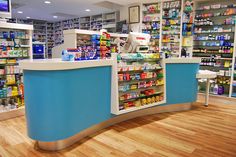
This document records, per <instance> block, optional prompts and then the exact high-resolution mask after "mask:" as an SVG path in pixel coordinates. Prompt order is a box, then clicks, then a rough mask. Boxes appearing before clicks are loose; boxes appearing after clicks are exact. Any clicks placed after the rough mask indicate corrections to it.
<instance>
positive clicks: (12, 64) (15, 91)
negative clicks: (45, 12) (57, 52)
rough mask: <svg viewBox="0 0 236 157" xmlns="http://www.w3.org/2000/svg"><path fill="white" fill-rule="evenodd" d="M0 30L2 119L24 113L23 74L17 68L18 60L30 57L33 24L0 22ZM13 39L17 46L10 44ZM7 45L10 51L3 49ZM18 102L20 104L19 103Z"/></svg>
mask: <svg viewBox="0 0 236 157" xmlns="http://www.w3.org/2000/svg"><path fill="white" fill-rule="evenodd" d="M0 30H1V34H0V36H1V38H0V43H1V48H0V49H1V56H0V61H1V64H0V69H1V75H0V78H1V85H0V86H1V87H0V89H1V94H0V102H1V103H0V104H1V105H0V120H4V119H9V118H13V117H17V116H20V115H24V106H23V105H24V93H23V75H22V71H21V70H20V69H19V66H18V61H19V60H21V59H26V58H30V59H32V36H33V26H32V25H24V24H14V23H1V25H0ZM3 32H4V33H3ZM10 32H11V34H12V35H13V32H14V36H15V37H16V38H15V41H14V40H13V39H12V37H10V36H9V35H10V34H9V33H10ZM4 34H5V35H4ZM6 36H8V37H6ZM13 41H14V45H15V44H19V46H16V45H15V46H12V45H11V44H12V43H13ZM8 45H10V46H11V51H9V50H8V51H5V48H4V47H6V48H7V47H8V48H9V46H8ZM21 45H22V47H21ZM23 45H24V46H23ZM26 45H27V46H26ZM3 48H4V49H3ZM5 52H6V53H5ZM13 52H14V53H13ZM20 102H21V104H19V103H20ZM17 103H18V105H17Z"/></svg>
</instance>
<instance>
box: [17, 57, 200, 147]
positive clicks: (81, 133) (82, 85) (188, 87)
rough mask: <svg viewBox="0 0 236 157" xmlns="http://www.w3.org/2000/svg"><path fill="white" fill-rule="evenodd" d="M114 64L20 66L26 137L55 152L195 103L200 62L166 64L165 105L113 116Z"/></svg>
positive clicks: (39, 62) (33, 63)
mask: <svg viewBox="0 0 236 157" xmlns="http://www.w3.org/2000/svg"><path fill="white" fill-rule="evenodd" d="M115 62H116V60H113V59H110V60H97V61H80V62H63V61H60V60H36V61H22V62H20V66H21V68H22V69H23V70H24V71H23V72H24V85H25V103H26V119H27V128H28V135H29V137H30V138H32V139H34V140H36V141H38V146H39V147H40V148H41V149H45V150H59V149H63V148H65V147H68V146H69V145H71V144H73V143H75V142H76V141H78V140H80V139H81V138H83V137H85V136H88V135H90V134H93V133H95V132H96V131H98V130H100V129H103V128H105V127H108V126H110V125H113V124H115V123H118V122H121V121H124V120H127V119H131V118H135V117H138V116H143V115H148V114H155V113H160V112H171V111H180V110H188V109H190V108H191V103H192V102H195V101H196V98H197V79H196V74H197V72H198V69H199V63H200V60H199V59H168V60H166V61H165V63H166V103H165V104H162V105H160V106H156V107H151V108H147V109H142V110H138V111H134V112H130V113H126V114H121V115H114V114H111V105H112V102H111V99H112V96H114V93H112V92H111V91H112V89H111V88H112V77H117V76H112V75H113V73H112V68H113V65H114V64H115Z"/></svg>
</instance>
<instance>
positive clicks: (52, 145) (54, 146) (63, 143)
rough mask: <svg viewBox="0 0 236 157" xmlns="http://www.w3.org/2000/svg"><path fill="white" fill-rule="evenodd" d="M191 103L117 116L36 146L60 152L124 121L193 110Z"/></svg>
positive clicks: (38, 143)
mask: <svg viewBox="0 0 236 157" xmlns="http://www.w3.org/2000/svg"><path fill="white" fill-rule="evenodd" d="M191 105H192V104H191V103H184V104H175V105H168V106H156V107H152V108H147V109H143V110H139V111H135V112H130V113H127V114H122V115H119V116H115V117H113V118H111V119H109V120H107V121H105V122H102V123H100V124H97V125H94V126H92V127H90V128H88V129H86V130H84V131H82V132H80V133H78V134H76V135H74V136H71V137H69V138H67V139H64V140H59V141H55V142H42V141H37V142H36V145H37V147H38V148H39V149H42V150H47V151H58V150H61V149H64V148H67V147H69V146H71V145H72V144H74V143H76V142H78V141H79V140H81V139H83V138H84V137H86V136H89V135H92V134H94V133H96V132H97V131H99V130H102V129H104V128H107V127H109V126H111V125H114V124H117V123H120V122H122V121H126V120H129V119H133V118H136V117H141V116H147V115H152V114H156V113H164V112H175V111H185V110H190V109H191Z"/></svg>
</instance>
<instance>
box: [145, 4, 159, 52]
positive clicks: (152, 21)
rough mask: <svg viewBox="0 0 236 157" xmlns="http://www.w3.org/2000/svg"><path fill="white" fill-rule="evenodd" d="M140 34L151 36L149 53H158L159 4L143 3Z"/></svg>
mask: <svg viewBox="0 0 236 157" xmlns="http://www.w3.org/2000/svg"><path fill="white" fill-rule="evenodd" d="M142 8H143V9H142V15H143V16H142V19H143V20H142V32H143V33H147V34H150V35H151V42H150V51H151V52H152V53H157V52H159V51H160V28H161V3H147V4H146V3H145V4H143V6H142Z"/></svg>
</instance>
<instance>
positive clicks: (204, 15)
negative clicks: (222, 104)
mask: <svg viewBox="0 0 236 157" xmlns="http://www.w3.org/2000/svg"><path fill="white" fill-rule="evenodd" d="M219 4H220V5H219ZM231 4H234V5H235V6H236V3H235V1H233V0H229V1H224V2H222V1H219V0H216V1H213V2H209V1H202V2H196V8H198V9H196V10H195V35H194V46H193V47H194V49H193V56H194V57H200V58H202V63H201V67H200V68H201V69H203V70H211V71H215V72H217V78H216V79H215V81H214V82H213V83H212V84H211V88H210V93H211V94H213V95H219V94H220V95H222V96H228V97H233V96H234V94H235V88H234V75H233V70H234V65H235V59H234V58H235V53H236V52H235V45H236V44H235V29H236V25H235V24H236V23H232V22H233V20H234V19H233V17H234V16H235V13H233V11H230V9H235V7H232V5H231ZM230 6H231V7H230ZM199 8H200V9H199ZM231 18H232V19H231ZM204 88H205V87H204V85H203V84H202V83H201V82H200V90H201V89H204ZM217 88H218V91H219V88H221V89H220V90H221V91H220V92H216V90H215V92H214V89H217ZM222 89H223V90H224V91H223V92H222Z"/></svg>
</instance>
